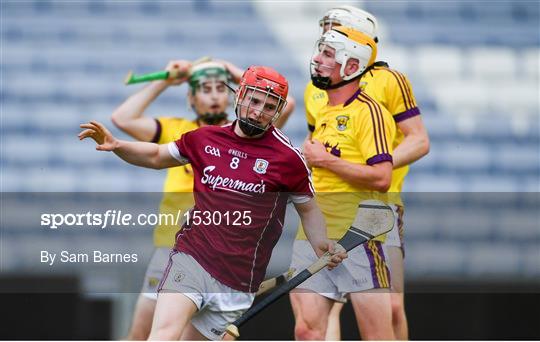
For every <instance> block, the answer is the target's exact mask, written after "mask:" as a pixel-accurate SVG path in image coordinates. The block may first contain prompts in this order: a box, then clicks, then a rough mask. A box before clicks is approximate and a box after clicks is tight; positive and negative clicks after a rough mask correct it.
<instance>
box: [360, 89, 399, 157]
mask: <svg viewBox="0 0 540 342" xmlns="http://www.w3.org/2000/svg"><path fill="white" fill-rule="evenodd" d="M358 99H359V100H360V101H361V102H364V103H365V104H366V106H365V109H364V110H365V111H366V112H368V113H366V115H362V116H361V118H362V119H361V120H362V122H360V124H359V125H356V127H359V130H358V131H357V136H358V137H359V145H360V146H359V147H360V150H361V151H363V154H364V156H365V158H366V164H367V165H375V164H377V163H381V162H385V161H389V162H392V141H393V139H394V135H395V124H394V122H393V121H392V117H391V115H390V114H389V112H388V111H387V110H386V109H385V108H384V107H383V106H381V105H380V104H379V103H377V102H376V101H375V100H373V99H372V98H370V97H368V96H367V95H364V94H362V95H360V96H359V98H358Z"/></svg>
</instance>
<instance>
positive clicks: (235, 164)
mask: <svg viewBox="0 0 540 342" xmlns="http://www.w3.org/2000/svg"><path fill="white" fill-rule="evenodd" d="M238 163H240V159H238V158H237V157H234V158H233V159H232V160H231V163H230V164H229V166H230V167H231V169H234V170H236V169H238Z"/></svg>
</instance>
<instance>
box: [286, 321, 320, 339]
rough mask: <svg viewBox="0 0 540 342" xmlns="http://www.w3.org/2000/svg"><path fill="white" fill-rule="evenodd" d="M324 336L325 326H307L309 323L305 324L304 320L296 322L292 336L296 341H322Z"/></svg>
mask: <svg viewBox="0 0 540 342" xmlns="http://www.w3.org/2000/svg"><path fill="white" fill-rule="evenodd" d="M325 335H326V326H324V327H319V326H317V325H316V324H309V322H306V321H304V320H298V321H297V322H296V325H295V327H294V336H295V338H296V340H302V341H314V340H324V337H325Z"/></svg>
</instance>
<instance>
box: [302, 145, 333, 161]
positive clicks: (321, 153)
mask: <svg viewBox="0 0 540 342" xmlns="http://www.w3.org/2000/svg"><path fill="white" fill-rule="evenodd" d="M302 150H303V153H304V157H305V158H306V161H307V163H308V166H310V167H324V163H325V161H326V160H327V159H328V157H330V156H331V154H330V153H328V152H327V151H326V147H324V145H323V144H322V143H321V142H320V141H318V140H315V139H311V140H310V139H306V140H305V141H304V145H303V146H302Z"/></svg>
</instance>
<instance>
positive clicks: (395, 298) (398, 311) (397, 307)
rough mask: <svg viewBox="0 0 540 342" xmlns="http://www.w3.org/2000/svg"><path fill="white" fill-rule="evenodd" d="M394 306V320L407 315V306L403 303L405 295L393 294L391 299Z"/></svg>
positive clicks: (401, 318)
mask: <svg viewBox="0 0 540 342" xmlns="http://www.w3.org/2000/svg"><path fill="white" fill-rule="evenodd" d="M390 303H391V304H390V305H391V308H392V321H393V322H396V321H401V320H403V316H404V315H405V307H404V305H403V296H401V295H396V294H392V298H391V301H390Z"/></svg>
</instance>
